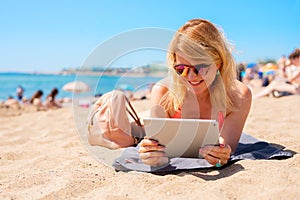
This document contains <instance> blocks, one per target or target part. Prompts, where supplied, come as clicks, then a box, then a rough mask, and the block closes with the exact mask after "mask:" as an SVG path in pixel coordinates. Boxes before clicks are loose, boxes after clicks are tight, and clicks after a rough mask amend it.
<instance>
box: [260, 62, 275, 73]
mask: <svg viewBox="0 0 300 200" xmlns="http://www.w3.org/2000/svg"><path fill="white" fill-rule="evenodd" d="M277 69H278V66H277V65H275V64H273V63H268V64H266V65H265V66H264V67H263V68H262V71H263V72H268V71H275V70H277Z"/></svg>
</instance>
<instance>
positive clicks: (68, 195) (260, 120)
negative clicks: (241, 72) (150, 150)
mask: <svg viewBox="0 0 300 200" xmlns="http://www.w3.org/2000/svg"><path fill="white" fill-rule="evenodd" d="M254 92H255V91H254ZM299 102H300V96H287V97H282V98H271V97H266V98H261V99H257V100H254V101H253V104H252V108H251V112H250V114H249V118H248V121H247V122H246V126H245V129H244V132H246V133H248V134H250V135H252V136H254V137H256V138H258V139H260V140H264V141H267V142H271V143H276V144H280V145H283V146H285V147H286V148H287V149H289V150H292V151H295V152H300V145H299V144H300V120H299V119H300V112H298V111H299V110H300V104H299ZM133 104H134V106H135V107H136V108H137V109H138V110H139V111H140V112H142V111H144V110H146V109H147V108H148V105H149V101H148V100H143V101H135V102H134V103H133ZM87 110H88V109H86V108H81V107H79V108H76V109H74V110H73V109H72V107H66V108H61V109H57V110H49V111H38V112H37V111H35V110H32V109H27V110H13V109H7V108H1V109H0V124H1V127H0V137H1V140H0V171H1V173H0V199H110V200H117V199H122V200H123V199H128V200H129V199H299V198H300V190H299V188H300V156H299V154H296V155H294V156H293V157H292V158H289V159H284V160H241V161H238V162H236V163H234V164H232V165H230V166H228V167H225V168H223V169H221V170H215V169H205V170H198V171H192V172H189V171H186V172H180V173H170V174H164V175H155V174H151V173H141V172H129V173H125V172H116V171H114V169H113V168H111V167H108V166H106V165H104V164H101V163H100V162H98V161H97V160H96V159H95V158H94V156H92V155H91V154H90V153H89V151H88V150H87V148H86V147H85V145H84V144H85V142H84V141H82V140H81V137H80V135H79V134H78V130H81V128H83V126H84V120H83V122H82V124H79V125H78V124H75V122H76V123H77V120H80V119H81V117H84V116H85V115H86V113H87ZM74 113H75V115H76V117H75V118H74V116H73V114H74ZM80 115H81V117H79V116H80ZM82 134H84V133H82Z"/></svg>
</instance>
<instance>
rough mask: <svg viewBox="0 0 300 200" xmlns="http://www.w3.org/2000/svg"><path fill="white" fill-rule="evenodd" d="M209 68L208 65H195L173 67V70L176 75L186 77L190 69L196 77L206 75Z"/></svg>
mask: <svg viewBox="0 0 300 200" xmlns="http://www.w3.org/2000/svg"><path fill="white" fill-rule="evenodd" d="M209 66H210V65H207V64H200V65H195V66H191V65H183V64H179V65H175V66H174V69H175V71H176V72H177V74H179V75H182V76H183V75H184V76H186V75H187V73H188V71H189V69H190V68H191V69H192V70H193V72H194V73H195V74H197V75H198V74H199V73H200V74H201V75H206V74H207V72H208V67H209Z"/></svg>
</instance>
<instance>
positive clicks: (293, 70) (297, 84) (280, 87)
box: [254, 49, 300, 98]
mask: <svg viewBox="0 0 300 200" xmlns="http://www.w3.org/2000/svg"><path fill="white" fill-rule="evenodd" d="M289 60H290V63H291V64H290V66H288V67H286V69H285V72H286V77H287V79H286V81H285V82H283V81H277V80H274V81H272V82H271V83H270V84H269V85H268V86H267V87H266V88H265V89H264V90H263V91H262V92H260V93H258V94H257V95H255V96H254V98H260V97H264V96H268V95H270V94H273V95H274V96H275V97H280V96H281V95H282V94H284V93H288V94H300V49H295V51H294V52H293V53H291V54H290V55H289Z"/></svg>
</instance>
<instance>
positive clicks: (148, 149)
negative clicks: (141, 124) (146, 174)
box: [139, 138, 169, 166]
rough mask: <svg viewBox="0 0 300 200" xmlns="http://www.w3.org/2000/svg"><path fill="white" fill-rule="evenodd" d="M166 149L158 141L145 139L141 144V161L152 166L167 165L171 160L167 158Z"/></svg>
mask: <svg viewBox="0 0 300 200" xmlns="http://www.w3.org/2000/svg"><path fill="white" fill-rule="evenodd" d="M165 149H166V148H165V147H164V146H162V145H160V144H159V143H158V142H157V141H155V140H150V139H147V138H145V139H143V140H142V141H141V142H140V149H139V154H140V159H141V160H142V162H143V163H144V164H147V165H151V166H162V165H166V164H167V163H168V162H169V158H168V157H167V156H166V153H165Z"/></svg>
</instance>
